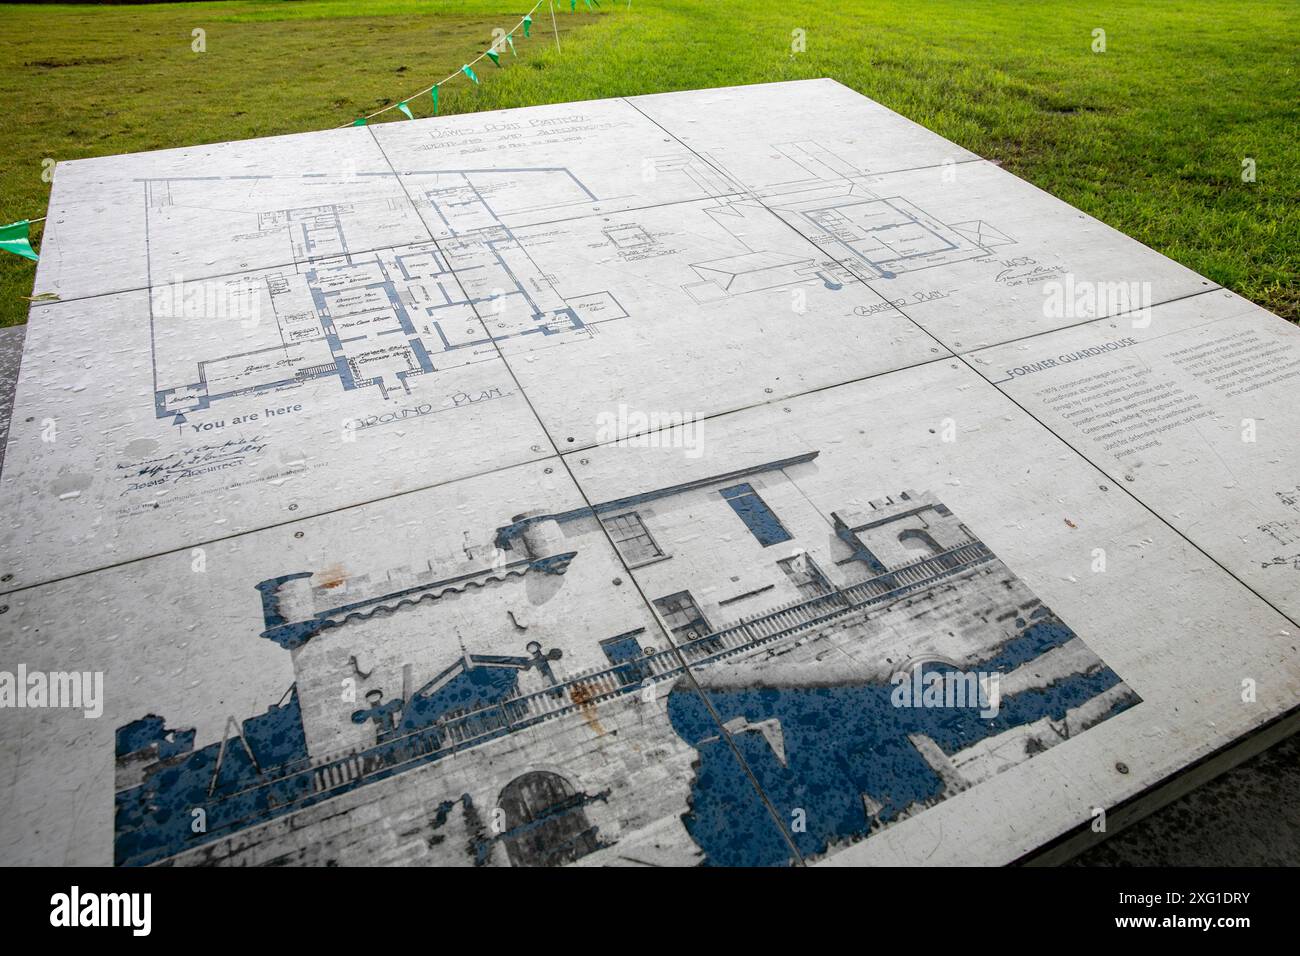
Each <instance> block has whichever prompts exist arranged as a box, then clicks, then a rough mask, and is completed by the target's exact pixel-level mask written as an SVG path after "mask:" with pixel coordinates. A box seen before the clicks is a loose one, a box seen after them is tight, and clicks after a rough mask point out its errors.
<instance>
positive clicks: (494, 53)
mask: <svg viewBox="0 0 1300 956" xmlns="http://www.w3.org/2000/svg"><path fill="white" fill-rule="evenodd" d="M584 2H585V3H586V4H587V9H588V10H593V12H594V8H593V6H592V4H593V3H594V4H595V6H597V7H598V6H600V0H584ZM544 3H545V4H550V6H551V28H552V29H553V30H554V31H555V47H556V49H557V50H558V49H559V48H560V29H559V27H558V26H557V25H556V22H555V4H554V0H537V2H536V3H534V4H533V6H532V9H531V10H529V11H528V12H527V13H525V14H524V15H523V16H522V17H520V19H519V21H518V22H517V23H515V25H514V26H513V27H511V28H510V30H509V31H507V32H506V34H505V35H504V36H503V37H502V38H501V39H500V40H496V41H494V42H493V43H492V44H491V45H490V46H489V47H488V48H487V49H486V50H484V51H483V52H482V53H480V54H479V55H478V56H476V57H475V58H474V59H472V60H470V61H469V62H468V63H466V64H465V65H464V66H462V67H461V68H460V69H459V70H456V71H455V72H453V73H450V74H448V75H447V76H444V77H443V78H442V79H441V80H439V81H438V82H437V83H434V84H433V85H431V86H426V87H425V88H424V89H422V90H417V91H416V92H414V93H412V94H411V95H410V96H408V97H406V98H405V99H402V100H400V101H398V102H396V103H390V104H389V105H388V106H384V107H381V108H380V109H377V110H375V111H374V112H373V113H367V114H366V115H364V116H359V117H357V119H355V120H353V121H352V123H351V124H350V125H352V126H365V125H366V124H368V123H369V122H370V121H371V120H372V119H374V118H375V117H376V116H382V115H383V114H384V113H387V112H389V111H390V110H397V111H398V112H400V113H403V114H404V115H405V116H406V117H407V119H414V118H415V117H414V116H413V115H412V114H411V107H410V103H411V100H414V99H417V98H419V97H421V96H424V95H426V94H428V95H429V96H430V97H431V98H432V99H433V112H434V114H435V115H436V114H437V112H438V87H440V86H443V85H444V84H446V83H448V82H450V81H451V80H454V79H456V77H458V76H466V77H468V78H469V79H470V81H471V82H473V83H474V84H475V85H478V84H479V78H478V74H477V73H475V72H474V67H475V66H476V65H477V64H478V63H480V62H481V61H482V60H491V61H492V63H493V64H494V65H495V66H497V67H500V66H501V51H502V49H503V48H504V47H507V46H508V47H509V49H510V52H511V54H512V55H514V56H518V55H519V54H518V53H517V52H516V51H515V40H514V37H515V34H516V33H517V32H518V31H520V30H522V31H523V34H524V38H525V39H528V38H530V37H531V36H532V29H533V14H534V13H536V12H537V10H538V8H539V7H541V6H542V4H544ZM629 6H630V4H629ZM576 8H577V0H570V2H569V9H570V10H575V9H576ZM345 125H348V124H345ZM341 128H343V127H340V129H341Z"/></svg>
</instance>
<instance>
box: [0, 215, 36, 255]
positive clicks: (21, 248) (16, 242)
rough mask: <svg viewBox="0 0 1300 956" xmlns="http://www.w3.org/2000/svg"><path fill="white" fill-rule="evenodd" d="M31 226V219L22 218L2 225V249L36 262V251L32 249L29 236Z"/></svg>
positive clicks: (0, 235)
mask: <svg viewBox="0 0 1300 956" xmlns="http://www.w3.org/2000/svg"><path fill="white" fill-rule="evenodd" d="M30 226H31V220H30V219H20V220H19V221H18V222H11V223H9V225H7V226H0V249H3V250H4V251H5V252H12V253H13V254H14V255H16V256H22V257H23V258H24V259H31V260H32V262H35V261H36V253H35V252H33V251H32V243H31V240H30V239H28V238H27V235H28V229H29V228H30Z"/></svg>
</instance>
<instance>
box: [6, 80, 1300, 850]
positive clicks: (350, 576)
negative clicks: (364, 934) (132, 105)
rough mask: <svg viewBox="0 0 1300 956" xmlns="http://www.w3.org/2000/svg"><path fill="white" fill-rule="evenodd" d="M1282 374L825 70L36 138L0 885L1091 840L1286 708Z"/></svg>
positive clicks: (1287, 493)
mask: <svg viewBox="0 0 1300 956" xmlns="http://www.w3.org/2000/svg"><path fill="white" fill-rule="evenodd" d="M1298 381H1300V333H1297V331H1296V329H1295V328H1294V327H1292V326H1290V325H1287V324H1286V323H1284V322H1281V321H1280V320H1278V319H1276V317H1273V316H1270V315H1268V314H1267V313H1264V312H1263V311H1262V310H1260V309H1258V308H1255V307H1254V306H1251V305H1250V304H1249V303H1245V302H1243V301H1242V300H1240V299H1238V298H1237V297H1235V296H1233V295H1232V294H1231V293H1229V292H1227V291H1226V290H1224V289H1221V288H1219V287H1218V286H1217V285H1215V284H1214V283H1213V282H1211V281H1210V280H1208V279H1205V278H1203V277H1201V276H1199V275H1196V274H1195V273H1193V272H1191V271H1190V270H1188V269H1185V268H1183V267H1182V266H1180V265H1178V264H1176V263H1174V262H1172V261H1171V260H1169V259H1166V258H1164V257H1163V256H1161V255H1159V254H1157V253H1156V252H1154V251H1152V250H1150V249H1147V248H1146V247H1144V246H1142V245H1141V244H1139V243H1137V242H1135V241H1133V240H1132V239H1129V238H1128V237H1126V236H1124V235H1122V234H1120V233H1118V232H1116V231H1115V230H1114V229H1111V228H1110V227H1109V226H1106V225H1105V224H1103V223H1101V222H1099V221H1097V220H1094V219H1091V218H1090V217H1088V216H1086V215H1084V214H1083V213H1080V212H1078V211H1077V210H1075V209H1073V208H1071V207H1069V206H1067V205H1065V204H1064V203H1062V202H1060V201H1059V200H1057V199H1055V198H1054V197H1052V196H1049V195H1047V194H1046V193H1044V192H1042V191H1040V190H1038V189H1036V188H1034V187H1033V186H1031V185H1030V184H1028V183H1026V182H1024V181H1022V180H1020V179H1017V178H1016V177H1015V176H1013V175H1012V174H1011V173H1010V172H1007V171H1006V170H1003V169H1001V168H999V167H998V166H997V165H995V164H994V163H991V162H988V161H985V160H983V159H981V158H980V157H978V156H975V155H974V154H972V153H970V152H968V151H966V150H964V149H962V148H960V147H958V146H956V145H955V144H953V143H950V142H948V141H947V140H945V139H943V138H942V137H940V136H938V135H936V134H935V133H932V132H930V131H929V130H926V129H924V128H923V127H921V126H918V125H917V124H915V123H912V122H911V121H909V120H907V119H905V118H904V117H901V116H899V115H898V114H896V113H893V112H892V111H890V110H888V109H886V108H885V107H883V106H881V105H880V104H876V103H873V102H872V101H870V100H867V99H865V98H863V97H861V96H860V95H858V94H857V93H854V92H853V91H851V90H848V89H847V88H845V87H843V86H841V85H839V84H837V83H834V82H832V81H829V80H817V81H799V82H793V83H777V84H767V85H763V86H756V87H738V88H728V89H718V90H701V91H693V92H681V93H669V94H656V95H651V96H641V97H631V98H626V99H607V100H598V101H592V102H585V103H563V104H553V105H548V106H540V107H532V108H528V109H517V110H506V111H501V112H493V113H482V114H466V115H459V116H449V117H433V118H429V119H423V120H410V121H400V122H391V123H388V122H386V123H376V124H374V125H372V126H367V127H348V128H344V129H339V130H333V131H328V132H319V133H309V134H302V135H295V136H283V137H272V138H267V139H257V140H250V141H246V142H232V143H218V144H212V145H208V146H196V147H189V148H185V149H179V150H165V151H160V152H156V153H141V154H135V155H129V156H117V157H104V158H99V159H91V160H83V161H77V162H72V163H67V164H61V165H59V166H58V167H57V169H56V174H55V179H54V184H53V191H52V195H51V201H50V210H49V220H48V226H47V229H46V233H45V238H44V245H43V248H42V250H41V260H40V263H39V265H38V271H37V275H36V279H35V289H34V302H33V306H32V309H31V316H30V321H29V323H28V326H27V332H26V338H25V351H24V356H23V362H22V368H21V373H20V376H19V381H18V387H17V391H16V395H15V402H14V414H13V421H12V426H11V430H10V433H9V438H8V443H7V446H6V448H5V455H4V458H3V469H2V470H0V514H3V516H4V522H3V524H2V525H0V639H2V640H0V646H2V647H3V648H4V655H3V656H4V659H3V660H0V721H3V723H4V726H3V728H0V730H3V733H0V806H2V807H3V808H4V809H3V811H0V861H2V862H4V863H59V862H75V863H92V864H100V865H116V866H154V865H246V864H252V865H281V864H299V865H372V864H382V865H439V866H444V865H445V866H553V865H577V866H665V865H670V866H789V865H812V864H825V865H845V864H849V865H857V864H868V863H869V864H922V863H926V864H949V865H969V864H994V865H1002V864H1008V863H1013V862H1016V861H1018V860H1021V859H1024V858H1026V857H1029V856H1032V855H1034V854H1036V853H1039V852H1041V851H1043V849H1044V848H1045V847H1049V846H1052V845H1056V844H1057V842H1058V841H1061V840H1063V839H1068V838H1077V839H1082V838H1083V837H1086V836H1087V835H1088V834H1089V833H1091V832H1092V829H1091V828H1092V824H1093V821H1094V820H1095V819H1096V811H1097V810H1098V809H1099V808H1100V809H1103V810H1104V809H1106V808H1110V807H1115V806H1118V805H1126V804H1127V803H1128V802H1129V801H1133V800H1136V799H1138V798H1139V797H1141V796H1142V795H1143V794H1148V793H1150V792H1152V791H1153V790H1155V789H1156V788H1158V787H1159V786H1160V785H1161V784H1162V783H1164V782H1166V781H1167V780H1169V779H1170V778H1171V776H1172V775H1174V774H1176V773H1178V772H1179V771H1181V770H1182V769H1183V768H1186V767H1188V766H1192V765H1198V764H1199V763H1200V762H1201V761H1204V760H1205V759H1207V758H1209V757H1211V756H1213V755H1215V754H1221V753H1223V752H1225V751H1226V750H1228V749H1229V748H1232V747H1234V746H1236V745H1238V744H1239V743H1240V742H1241V741H1242V740H1244V739H1246V738H1247V737H1249V735H1251V734H1254V733H1256V732H1257V731H1258V730H1259V728H1261V727H1267V726H1274V725H1275V723H1276V722H1277V721H1282V720H1291V719H1292V718H1293V717H1294V716H1295V713H1294V712H1295V708H1296V707H1297V705H1298V704H1300V658H1297V656H1296V655H1295V653H1294V643H1295V634H1296V629H1297V627H1298V626H1300V624H1298V623H1297V622H1298V621H1300V604H1297V599H1296V596H1297V595H1298V594H1300V505H1297V501H1300V454H1298V453H1297V451H1296V449H1295V447H1294V445H1295V443H1294V437H1295V434H1296V432H1297V428H1296V425H1297V422H1296V418H1295V415H1294V413H1293V412H1291V411H1289V408H1290V404H1289V396H1291V395H1292V394H1294V392H1295V387H1296V384H1297V382H1298ZM101 685H102V694H99V695H97V696H96V695H93V694H91V695H90V696H87V695H88V694H90V689H93V688H96V687H100V686H101ZM1244 688H1249V689H1250V692H1249V694H1247V693H1246V692H1245V691H1244V690H1243V689H1244ZM72 690H76V691H77V693H76V695H74V696H75V698H76V700H75V703H76V706H72V705H71V704H69V703H68V702H67V701H65V700H64V696H65V695H66V694H68V693H71V691H72ZM83 691H85V693H83ZM91 697H94V699H93V700H92V699H91Z"/></svg>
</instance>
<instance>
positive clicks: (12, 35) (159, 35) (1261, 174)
mask: <svg viewBox="0 0 1300 956" xmlns="http://www.w3.org/2000/svg"><path fill="white" fill-rule="evenodd" d="M530 3H531V0H516V2H511V0H465V2H456V3H453V2H445V0H423V2H416V0H378V2H371V3H365V2H350V3H343V2H311V0H300V2H283V0H282V2H245V0H229V2H220V3H180V4H161V5H149V6H115V7H114V6H107V7H104V6H63V5H57V6H56V5H12V6H4V7H0V94H3V100H4V103H5V105H6V109H7V113H8V120H7V124H6V125H7V127H8V129H7V131H6V147H5V149H4V150H3V155H2V156H0V221H4V222H8V221H11V220H14V219H21V218H29V217H30V218H35V217H38V216H42V215H44V210H45V206H46V203H47V201H48V198H49V184H48V183H46V182H44V181H42V176H41V173H42V161H43V160H44V159H45V158H47V157H48V158H53V159H55V160H66V159H75V158H80V157H85V156H99V155H105V154H110V153H121V152H131V151H135V150H145V149H159V148H163V147H169V146H181V145H186V144H191V143H204V142H214V141H220V140H227V139H241V138H245V137H251V136H266V135H270V134H275V133H288V132H296V131H301V130H311V129H321V128H327V127H331V126H338V125H342V124H345V123H347V122H349V121H350V120H351V119H352V118H353V117H355V116H357V115H360V114H362V113H366V112H370V111H371V110H374V109H376V108H378V107H379V106H381V105H385V104H388V103H391V102H394V101H396V100H398V99H400V98H401V97H403V96H405V95H406V94H408V93H410V92H413V91H414V90H417V89H420V88H422V87H423V86H426V85H428V84H430V83H432V82H434V81H435V80H438V79H441V78H442V77H443V76H445V75H447V74H448V73H450V72H452V71H453V70H455V69H456V68H457V67H459V66H460V65H461V64H462V63H464V62H465V61H466V60H467V59H469V58H471V57H472V56H475V55H477V53H478V52H479V51H481V50H482V49H483V48H484V47H485V46H486V45H487V43H488V42H489V41H490V39H491V30H492V28H493V27H495V26H510V25H511V24H513V23H514V22H515V21H517V20H518V18H519V16H520V15H521V14H522V13H523V11H524V10H525V9H527V7H528V6H529V5H530ZM568 6H569V4H568V3H567V2H564V0H560V3H559V4H558V5H557V9H558V11H559V12H558V13H557V20H558V23H559V29H560V41H561V46H562V49H561V50H560V51H558V52H557V50H556V46H555V39H554V37H553V36H551V34H550V32H549V31H550V16H549V13H546V12H545V11H546V8H543V9H542V10H541V11H539V15H538V16H537V17H536V18H535V20H536V22H535V25H534V31H533V38H532V39H531V40H529V41H527V42H526V43H523V44H520V46H519V52H520V58H519V59H518V60H516V61H513V62H510V61H509V57H507V58H506V60H503V63H507V64H508V65H507V67H506V68H505V69H502V70H496V69H494V68H493V67H492V66H491V65H490V64H487V63H486V62H485V63H484V64H482V67H483V68H482V69H481V70H479V74H480V76H481V78H482V80H483V82H482V84H481V86H479V87H473V86H472V85H470V84H468V83H467V82H464V81H460V82H455V83H453V84H452V85H450V86H449V87H447V88H446V90H445V91H444V93H443V96H442V111H443V112H444V113H452V112H469V111H475V110H488V109H500V108H505V107H513V106H529V105H533V104H537V103H551V102H561V101H566V100H580V99H591V98H595V97H603V96H617V95H630V94H635V93H650V92H658V91H663V90H677V89H693V88H698V87H708V86H725V85H733V84H741V83H760V82H767V81H772V80H791V79H801V78H807V77H819V76H829V77H833V78H834V79H837V80H839V81H840V82H842V83H845V84H846V85H848V86H851V87H852V88H854V89H856V90H859V91H861V92H862V93H865V94H866V95H867V96H870V97H872V98H873V99H876V100H879V101H880V102H882V103H884V104H885V105H886V106H889V107H891V108H893V109H895V110H897V111H898V112H900V113H902V114H904V115H905V116H908V117H910V118H911V119H914V120H916V121H917V122H919V123H922V124H924V125H925V126H928V127H929V128H930V129H932V130H935V131H936V132H938V133H940V134H942V135H943V136H946V137H948V138H949V139H951V140H954V141H955V142H957V143H959V144H960V145H962V146H965V147H966V148H968V149H970V150H973V151H974V152H976V153H979V154H981V155H982V156H985V157H987V158H989V159H995V160H999V161H1001V162H1002V164H1003V166H1004V167H1005V168H1007V169H1009V170H1011V171H1012V172H1014V173H1016V174H1017V175H1019V176H1021V177H1023V178H1025V179H1027V180H1029V181H1030V182H1033V183H1035V184H1036V185H1038V186H1040V187H1042V188H1043V189H1046V190H1047V191H1049V192H1051V193H1053V194H1054V195H1056V196H1058V197H1060V198H1061V199H1064V200H1065V201H1066V202H1069V203H1072V204H1073V205H1075V206H1078V207H1079V208H1080V209H1082V210H1084V211H1086V212H1088V213H1091V214H1092V215H1094V216H1096V217H1098V218H1099V219H1102V220H1104V221H1105V222H1108V223H1110V224H1111V225H1112V226H1114V227H1116V228H1117V229H1120V230H1122V231H1123V232H1126V233H1128V234H1129V235H1131V236H1133V237H1135V238H1137V239H1139V240H1141V241H1142V242H1145V243H1146V244H1148V245H1150V246H1152V247H1153V248H1155V249H1157V250H1159V251H1160V252H1163V253H1164V254H1165V255H1167V256H1170V257H1171V258H1173V259H1176V260H1178V261H1179V262H1181V263H1183V264H1184V265H1186V266H1188V267H1190V268H1192V269H1195V270H1196V271H1198V272H1200V273H1202V274H1204V275H1206V276H1207V277H1209V278H1211V279H1213V280H1214V281H1216V282H1219V283H1222V284H1223V285H1225V286H1227V287H1228V288H1231V289H1233V290H1235V291H1237V292H1239V293H1241V294H1242V295H1244V296H1247V297H1248V298H1250V299H1253V300H1254V301H1256V302H1258V303H1260V304H1261V305H1263V306H1265V307H1267V308H1270V309H1272V310H1273V311H1275V312H1277V313H1279V314H1281V315H1284V316H1286V317H1287V318H1289V319H1292V320H1300V105H1298V104H1300V72H1298V71H1300V52H1298V51H1300V16H1297V15H1296V5H1295V0H1276V2H1274V0H1259V2H1237V3H1231V4H1224V3H1219V2H1211V0H1169V2H1151V0H1140V2H1138V0H1132V2H1118V3H1100V2H1099V3H1089V4H1077V3H1075V4H1068V5H1067V4H1055V3H1033V2H1027V0H940V2H926V0H838V2H835V3H831V2H829V0H823V2H816V3H814V2H799V0H786V2H782V3H771V2H763V3H760V2H756V0H634V2H633V3H632V4H631V6H630V8H629V6H628V5H627V4H626V3H624V2H623V0H604V2H603V3H602V4H601V6H600V8H599V10H598V11H597V12H596V13H595V14H590V13H587V12H586V10H585V6H584V3H583V2H582V0H579V3H578V12H577V13H570V12H569V9H568ZM195 27H201V28H203V29H204V30H206V31H207V37H206V40H207V52H205V53H194V52H192V51H191V49H190V42H191V31H192V30H193V29H194V28H195ZM1096 28H1101V29H1104V30H1105V31H1106V45H1107V49H1106V52H1105V53H1094V52H1093V51H1092V49H1091V45H1092V42H1093V37H1092V31H1093V30H1094V29H1096ZM795 29H802V30H804V31H806V38H807V48H806V51H805V52H801V53H793V52H792V51H791V32H792V31H793V30H795ZM413 108H414V110H415V112H416V115H417V116H422V115H427V114H428V113H429V108H428V105H427V101H423V102H418V103H414V104H413ZM386 116H392V117H396V119H395V120H394V121H396V122H405V120H403V119H401V117H400V114H398V113H397V112H396V111H393V112H391V113H389V114H386ZM1246 157H1250V158H1252V159H1254V160H1255V164H1256V181H1255V182H1254V183H1243V182H1242V179H1241V170H1242V160H1243V159H1244V158H1246ZM34 234H35V235H39V232H38V231H37V232H35V233H34ZM0 270H2V271H0V324H3V325H12V324H15V323H19V322H22V321H24V320H25V317H26V311H27V302H26V301H25V300H24V298H23V297H24V296H27V295H30V293H31V287H32V278H33V272H34V268H33V265H32V263H29V262H26V261H25V260H20V259H17V258H15V257H12V256H5V257H4V261H3V263H2V264H0Z"/></svg>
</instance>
